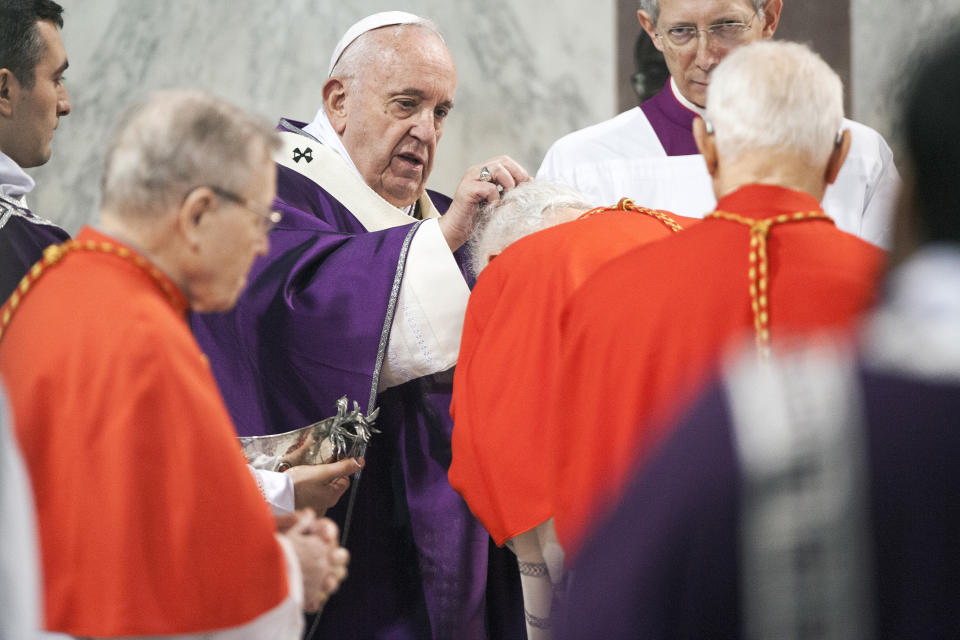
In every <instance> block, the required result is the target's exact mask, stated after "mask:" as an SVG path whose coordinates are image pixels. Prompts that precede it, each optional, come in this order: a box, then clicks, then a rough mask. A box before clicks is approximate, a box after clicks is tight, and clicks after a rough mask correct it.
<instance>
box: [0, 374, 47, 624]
mask: <svg viewBox="0 0 960 640" xmlns="http://www.w3.org/2000/svg"><path fill="white" fill-rule="evenodd" d="M8 418H9V414H8V413H7V408H6V402H5V401H4V399H3V395H2V393H0V540H2V541H3V544H0V611H2V612H3V614H2V615H0V638H32V637H34V634H36V633H37V629H38V628H39V627H40V612H41V601H42V591H41V588H40V556H39V552H38V550H37V547H38V545H37V527H36V524H37V523H36V517H35V513H34V504H33V492H32V491H31V489H30V478H29V477H28V476H27V471H26V467H25V466H24V463H23V458H21V457H20V450H19V449H18V448H17V441H16V439H15V437H14V435H13V430H12V429H11V428H10V426H9V425H10V422H9V420H8Z"/></svg>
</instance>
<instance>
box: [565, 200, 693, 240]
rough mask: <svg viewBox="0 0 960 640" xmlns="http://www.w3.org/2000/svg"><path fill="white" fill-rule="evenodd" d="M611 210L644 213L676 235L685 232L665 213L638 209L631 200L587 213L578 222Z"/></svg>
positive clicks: (579, 217) (578, 218)
mask: <svg viewBox="0 0 960 640" xmlns="http://www.w3.org/2000/svg"><path fill="white" fill-rule="evenodd" d="M610 210H620V211H635V212H636V213H642V214H645V215H648V216H650V217H651V218H656V219H657V220H659V221H660V222H662V223H663V224H664V225H666V226H667V228H668V229H670V230H671V231H673V232H674V233H677V232H678V231H683V227H681V226H680V223H678V222H677V221H676V220H674V219H673V218H671V217H670V216H668V215H667V214H666V213H664V212H663V211H657V210H656V209H648V208H646V207H638V206H637V205H635V204H634V203H633V200H631V199H630V198H621V199H620V202H618V203H617V206H615V207H597V208H596V209H590V211H587V212H586V213H583V214H581V215H580V216H578V217H577V220H585V219H587V218H589V217H591V216H593V215H595V214H597V213H603V212H604V211H610Z"/></svg>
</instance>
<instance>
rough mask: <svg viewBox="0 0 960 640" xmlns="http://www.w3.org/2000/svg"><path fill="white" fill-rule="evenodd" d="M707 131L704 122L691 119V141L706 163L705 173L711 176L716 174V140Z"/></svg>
mask: <svg viewBox="0 0 960 640" xmlns="http://www.w3.org/2000/svg"><path fill="white" fill-rule="evenodd" d="M708 129H709V127H708V125H707V121H706V120H704V119H703V118H699V117H698V118H694V119H693V140H694V142H696V143H697V149H699V150H700V155H702V156H703V160H704V162H706V163H707V172H708V173H709V174H710V175H711V176H713V175H715V174H716V173H717V164H718V160H717V140H716V138H714V137H713V131H712V130H708Z"/></svg>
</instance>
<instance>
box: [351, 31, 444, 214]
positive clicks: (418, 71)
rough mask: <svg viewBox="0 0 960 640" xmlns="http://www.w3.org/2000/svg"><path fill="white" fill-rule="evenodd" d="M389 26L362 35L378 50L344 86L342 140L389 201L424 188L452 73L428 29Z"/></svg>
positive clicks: (412, 197)
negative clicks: (376, 45)
mask: <svg viewBox="0 0 960 640" xmlns="http://www.w3.org/2000/svg"><path fill="white" fill-rule="evenodd" d="M395 29H396V28H395V27H386V28H383V29H378V30H377V31H374V32H371V33H369V34H367V36H366V37H371V38H377V39H378V40H379V42H378V44H382V46H381V47H380V49H379V51H378V54H377V55H376V56H375V57H374V58H373V59H372V60H371V61H370V63H369V64H368V65H367V66H366V67H365V68H364V69H362V70H361V73H360V77H359V78H357V79H354V80H352V81H348V83H347V85H346V98H345V101H344V109H345V123H346V125H345V128H344V129H343V132H342V133H341V136H342V139H343V145H344V146H345V147H346V149H347V151H348V152H349V153H350V158H351V159H352V160H353V162H354V164H355V165H356V166H357V169H358V170H359V171H360V175H362V176H363V179H364V181H365V182H366V183H367V185H369V186H370V188H371V189H373V190H374V191H376V192H377V193H378V194H379V195H380V196H381V197H382V198H383V199H384V200H386V201H387V202H389V203H390V204H392V205H394V206H396V207H405V206H408V205H410V204H413V202H415V201H416V200H417V198H419V197H420V196H421V195H422V194H423V191H424V189H425V188H426V184H427V178H428V177H429V176H430V171H431V169H432V168H433V159H434V154H435V153H436V150H437V142H439V140H440V136H441V134H442V133H443V125H444V121H445V120H446V117H447V114H448V113H449V112H450V109H451V108H453V96H454V92H455V91H456V88H457V71H456V67H455V66H454V63H453V58H452V57H451V56H450V52H449V51H448V50H447V47H446V45H444V44H443V42H442V41H441V40H440V39H439V38H438V37H437V36H436V35H435V34H434V33H432V32H430V31H429V30H427V29H424V28H420V27H406V28H404V29H403V30H402V31H401V33H400V35H399V36H395V35H394V33H395Z"/></svg>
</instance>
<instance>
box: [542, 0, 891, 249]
mask: <svg viewBox="0 0 960 640" xmlns="http://www.w3.org/2000/svg"><path fill="white" fill-rule="evenodd" d="M782 8H783V0H640V10H639V11H638V12H637V17H638V19H639V20H640V24H641V25H642V26H643V29H644V31H646V33H647V35H648V36H649V37H650V38H651V40H652V41H653V44H654V46H655V47H656V48H657V49H659V50H660V51H662V52H663V57H664V60H665V61H666V63H667V68H668V69H669V71H670V80H669V81H668V82H667V84H666V86H664V88H663V90H662V91H661V92H660V93H659V94H657V95H656V96H654V97H653V98H651V99H649V100H647V101H646V102H644V103H643V104H641V105H640V106H639V107H635V108H633V109H631V110H629V111H626V112H624V113H621V114H620V115H618V116H617V117H615V118H613V119H611V120H608V121H606V122H602V123H600V124H597V125H593V126H591V127H587V128H586V129H582V130H580V131H575V132H573V133H571V134H569V135H567V136H564V137H563V138H561V139H560V140H558V141H557V142H555V143H554V144H553V146H552V147H551V148H550V149H549V150H548V151H547V154H546V156H545V157H544V160H543V164H542V165H541V166H540V170H539V172H538V173H537V178H545V179H549V180H554V181H556V182H561V183H564V184H569V185H570V186H572V187H574V188H576V189H578V190H579V191H581V192H582V193H584V194H586V195H587V196H588V197H589V198H590V199H591V200H593V201H594V202H601V203H612V202H616V201H617V200H618V199H619V198H622V197H629V198H632V199H633V200H634V201H635V202H636V203H637V204H640V205H643V206H647V207H652V208H656V209H666V210H669V211H673V212H675V213H678V214H680V215H685V216H690V217H697V218H700V217H703V215H704V214H706V213H707V212H709V211H711V210H712V209H713V208H714V206H715V205H716V199H715V197H714V195H713V192H712V189H711V186H710V178H709V175H708V174H707V170H706V166H705V165H704V162H703V158H702V156H700V155H699V153H698V152H697V148H696V144H695V143H694V140H693V131H692V123H693V120H694V118H696V117H697V116H700V117H702V116H703V113H704V107H705V105H706V91H707V86H708V85H709V83H710V75H711V73H712V72H713V70H714V68H716V66H717V65H718V64H719V63H720V61H721V60H723V58H724V57H725V56H726V55H727V54H728V53H730V52H731V51H732V50H734V49H736V48H737V47H739V46H742V45H744V44H747V43H749V42H753V41H756V40H761V39H765V38H771V37H772V36H773V34H774V32H775V31H776V29H777V24H778V22H779V20H780V12H781V9H782ZM743 91H747V92H749V91H750V87H743ZM769 125H770V126H789V125H787V124H785V123H777V122H770V123H769ZM844 128H845V129H848V130H849V131H850V133H851V136H852V139H853V142H852V145H851V149H850V154H849V159H848V160H847V162H846V164H845V165H844V167H843V170H842V171H841V172H840V176H839V177H838V179H837V181H836V183H835V184H833V185H831V186H830V188H829V189H828V190H827V193H826V196H825V197H824V200H823V208H824V210H825V211H826V212H827V214H828V215H830V216H831V217H832V218H833V219H834V220H835V221H836V223H837V226H838V227H839V228H840V229H843V230H844V231H847V232H849V233H852V234H854V235H857V236H859V237H861V238H863V239H865V240H867V241H869V242H871V243H873V244H876V245H878V246H881V247H888V246H889V240H890V225H891V218H892V212H893V208H894V205H895V203H896V198H897V194H898V192H899V187H900V175H899V173H898V172H897V169H896V167H895V166H894V163H893V153H892V152H891V151H890V148H889V146H888V145H887V143H886V142H885V141H884V139H883V137H882V136H880V134H878V133H877V132H876V131H874V130H873V129H870V128H869V127H867V126H864V125H862V124H859V123H856V122H853V121H851V120H844Z"/></svg>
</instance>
